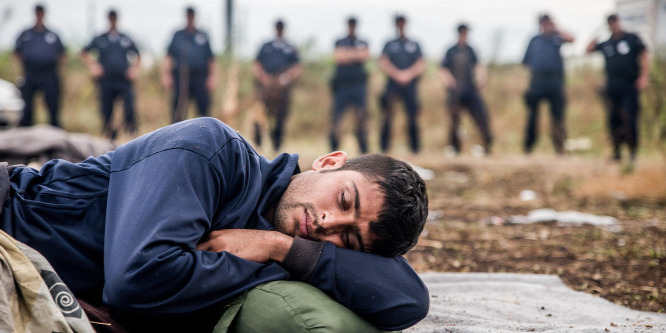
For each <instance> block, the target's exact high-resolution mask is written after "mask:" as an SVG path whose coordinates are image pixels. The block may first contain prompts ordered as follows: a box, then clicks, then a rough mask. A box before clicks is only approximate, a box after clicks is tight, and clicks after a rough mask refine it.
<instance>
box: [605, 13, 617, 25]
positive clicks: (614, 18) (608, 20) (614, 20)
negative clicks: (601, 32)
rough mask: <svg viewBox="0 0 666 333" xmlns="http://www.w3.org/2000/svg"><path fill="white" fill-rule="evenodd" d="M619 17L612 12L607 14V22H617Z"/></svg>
mask: <svg viewBox="0 0 666 333" xmlns="http://www.w3.org/2000/svg"><path fill="white" fill-rule="evenodd" d="M619 19H620V18H619V17H617V15H616V14H613V15H609V16H608V19H607V22H608V23H612V22H617V20H619Z"/></svg>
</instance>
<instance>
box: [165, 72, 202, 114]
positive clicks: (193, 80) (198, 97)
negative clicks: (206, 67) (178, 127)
mask: <svg viewBox="0 0 666 333" xmlns="http://www.w3.org/2000/svg"><path fill="white" fill-rule="evenodd" d="M207 79H208V73H197V74H193V73H190V74H189V75H188V77H186V78H183V80H184V81H183V80H181V79H180V77H179V75H174V76H173V83H174V84H173V87H174V93H173V99H172V113H171V121H172V122H174V123H177V122H179V121H182V120H185V116H186V115H187V104H188V102H189V101H190V99H192V98H194V100H195V102H196V103H197V110H198V112H199V115H200V116H202V117H205V116H208V107H209V106H210V95H209V94H208V88H207V87H206V80H207Z"/></svg>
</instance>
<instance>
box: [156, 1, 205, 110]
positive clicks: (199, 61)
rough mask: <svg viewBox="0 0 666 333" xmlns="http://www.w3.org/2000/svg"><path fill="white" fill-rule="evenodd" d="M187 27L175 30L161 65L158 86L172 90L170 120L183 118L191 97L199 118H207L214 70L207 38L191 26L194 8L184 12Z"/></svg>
mask: <svg viewBox="0 0 666 333" xmlns="http://www.w3.org/2000/svg"><path fill="white" fill-rule="evenodd" d="M185 12H186V16H187V25H186V27H185V29H183V30H180V31H177V32H176V33H175V34H174V36H173V39H172V40H171V43H170V44H169V48H168V50H167V56H166V57H165V59H164V62H163V63H162V85H163V86H164V87H165V88H166V89H173V104H172V107H173V109H172V110H173V112H172V118H171V119H172V121H173V122H178V121H181V120H184V119H185V116H186V115H187V105H188V103H189V100H190V98H192V97H194V100H195V101H196V103H197V107H198V111H199V115H200V116H207V115H208V108H209V106H210V92H212V91H213V90H214V89H215V85H216V76H215V75H216V73H215V72H216V69H215V59H214V58H213V51H212V50H211V48H210V42H209V40H208V36H207V35H206V33H204V32H203V31H201V30H198V29H197V28H195V26H194V16H195V13H194V8H192V7H188V8H187V9H186V10H185Z"/></svg>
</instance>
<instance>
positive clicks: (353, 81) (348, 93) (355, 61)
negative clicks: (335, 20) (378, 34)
mask: <svg viewBox="0 0 666 333" xmlns="http://www.w3.org/2000/svg"><path fill="white" fill-rule="evenodd" d="M347 29H348V32H347V36H346V37H345V38H342V39H340V40H338V41H336V42H335V51H333V59H334V60H335V64H336V67H335V74H334V75H333V79H332V80H331V86H332V89H333V96H334V102H333V115H332V116H333V117H332V122H331V129H330V133H329V139H330V143H331V150H332V151H335V150H338V145H339V144H340V120H341V119H342V116H343V115H344V113H345V109H346V107H347V106H350V105H351V106H353V107H354V109H355V111H356V137H357V139H358V146H359V150H360V151H361V153H362V154H365V153H367V152H368V140H367V133H366V122H367V118H368V111H367V108H366V102H365V99H366V81H367V78H368V74H367V73H366V72H365V68H364V67H363V63H364V62H365V61H366V60H367V59H368V58H369V57H370V52H369V51H368V43H367V42H366V41H364V40H361V39H358V38H357V37H356V18H353V17H352V18H349V19H348V20H347Z"/></svg>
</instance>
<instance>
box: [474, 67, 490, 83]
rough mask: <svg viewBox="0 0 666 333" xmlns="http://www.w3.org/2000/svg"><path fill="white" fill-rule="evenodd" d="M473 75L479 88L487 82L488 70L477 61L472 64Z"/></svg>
mask: <svg viewBox="0 0 666 333" xmlns="http://www.w3.org/2000/svg"><path fill="white" fill-rule="evenodd" d="M474 76H475V77H476V85H477V86H478V87H479V88H483V87H485V86H486V84H487V83H488V70H487V69H486V66H484V65H482V64H478V63H477V64H476V66H474Z"/></svg>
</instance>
